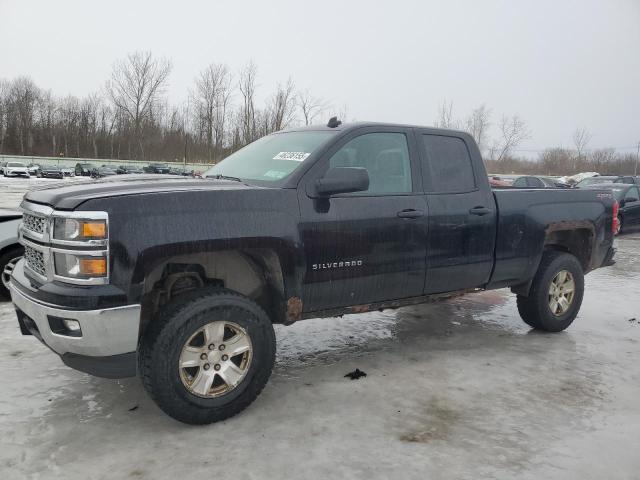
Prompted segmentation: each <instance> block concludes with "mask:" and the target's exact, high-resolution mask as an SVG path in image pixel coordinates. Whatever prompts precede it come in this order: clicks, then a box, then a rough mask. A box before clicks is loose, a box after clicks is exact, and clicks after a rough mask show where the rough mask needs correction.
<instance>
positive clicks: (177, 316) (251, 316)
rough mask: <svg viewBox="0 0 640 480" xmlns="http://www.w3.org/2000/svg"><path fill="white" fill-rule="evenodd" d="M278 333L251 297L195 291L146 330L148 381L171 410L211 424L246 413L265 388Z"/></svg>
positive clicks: (143, 348) (144, 371)
mask: <svg viewBox="0 0 640 480" xmlns="http://www.w3.org/2000/svg"><path fill="white" fill-rule="evenodd" d="M275 349H276V346H275V333H274V331H273V326H272V325H271V321H270V320H269V318H268V316H267V314H266V313H265V312H264V310H262V309H261V308H260V307H259V306H258V305H257V304H256V303H255V302H253V301H252V300H250V299H248V298H246V297H244V296H242V295H239V294H237V293H235V292H232V291H229V290H225V289H211V288H204V289H200V290H196V291H193V292H189V293H187V294H185V295H184V296H183V297H181V298H180V299H178V300H177V301H176V302H174V303H173V304H172V305H170V306H169V307H168V308H167V309H165V311H164V312H163V314H161V316H160V318H158V319H156V320H154V323H152V325H151V326H150V327H149V330H148V331H147V332H146V333H145V334H144V336H143V338H142V340H141V342H140V349H139V355H138V361H139V370H140V375H141V377H142V381H143V384H144V386H145V388H146V390H147V391H148V392H149V394H150V395H151V397H152V398H153V400H154V401H155V402H156V403H157V404H158V406H159V407H160V408H161V409H162V410H163V411H164V412H165V413H167V414H168V415H170V416H171V417H173V418H175V419H176V420H179V421H181V422H185V423H190V424H207V423H212V422H217V421H220V420H224V419H226V418H229V417H231V416H233V415H235V414H237V413H239V412H241V411H242V410H244V409H245V408H246V407H247V406H249V404H251V402H253V401H254V400H255V399H256V397H257V396H258V395H259V394H260V392H261V391H262V389H263V388H264V386H265V384H266V383H267V380H268V379H269V376H270V375H271V370H272V369H273V364H274V361H275Z"/></svg>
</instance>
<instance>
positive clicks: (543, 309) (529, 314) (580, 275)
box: [517, 251, 584, 332]
mask: <svg viewBox="0 0 640 480" xmlns="http://www.w3.org/2000/svg"><path fill="white" fill-rule="evenodd" d="M561 271H567V272H569V273H571V275H572V276H573V280H574V283H575V293H574V296H573V299H572V301H571V303H570V305H569V308H568V310H567V311H566V312H564V313H562V314H561V315H554V313H553V312H552V311H551V307H550V305H549V300H550V296H549V295H550V292H549V290H550V288H551V282H552V281H553V280H554V278H555V277H556V275H558V273H559V272H561ZM583 295H584V272H583V271H582V265H580V262H579V261H578V259H577V258H576V257H574V256H573V255H571V254H568V253H564V252H558V251H548V252H546V253H545V254H544V255H543V257H542V260H541V262H540V266H539V267H538V271H537V272H536V275H535V277H534V279H533V283H532V284H531V289H530V290H529V295H528V296H526V297H525V296H522V295H518V298H517V304H518V312H519V313H520V317H521V318H522V320H524V321H525V323H527V324H528V325H529V326H531V327H533V328H536V329H538V330H544V331H546V332H560V331H562V330H565V329H566V328H567V327H568V326H569V325H571V323H572V322H573V320H574V319H575V318H576V316H577V315H578V312H579V311H580V305H581V304H582V297H583Z"/></svg>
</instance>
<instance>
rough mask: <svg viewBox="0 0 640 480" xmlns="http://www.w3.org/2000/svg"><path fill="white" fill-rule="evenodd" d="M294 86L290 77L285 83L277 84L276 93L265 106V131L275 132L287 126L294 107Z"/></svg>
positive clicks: (290, 120) (292, 115) (291, 119)
mask: <svg viewBox="0 0 640 480" xmlns="http://www.w3.org/2000/svg"><path fill="white" fill-rule="evenodd" d="M295 102H296V98H295V86H294V84H293V81H292V80H291V79H289V80H287V83H286V84H285V85H280V84H278V87H277V89H276V93H275V94H274V95H273V97H272V98H271V100H270V102H269V105H268V106H267V111H266V112H265V113H266V117H267V119H266V120H267V129H268V131H267V133H271V132H277V131H278V130H282V129H283V128H285V127H288V126H289V125H290V124H291V123H292V122H293V119H294V115H295V107H296V103H295Z"/></svg>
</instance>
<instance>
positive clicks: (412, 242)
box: [9, 119, 617, 424]
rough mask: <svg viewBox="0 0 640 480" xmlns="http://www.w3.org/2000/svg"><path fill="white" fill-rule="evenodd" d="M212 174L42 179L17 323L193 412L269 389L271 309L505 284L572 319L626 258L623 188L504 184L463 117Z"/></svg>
mask: <svg viewBox="0 0 640 480" xmlns="http://www.w3.org/2000/svg"><path fill="white" fill-rule="evenodd" d="M205 176H206V178H204V179H192V178H184V177H171V176H164V175H163V176H145V175H141V176H135V175H132V176H127V177H128V178H122V177H116V178H111V179H108V180H100V181H93V182H90V183H83V184H74V185H66V186H55V187H52V188H44V189H41V190H35V191H32V192H29V193H28V194H27V195H26V196H25V198H24V201H23V203H22V209H23V212H24V217H23V222H22V224H21V226H20V232H19V234H20V241H21V243H22V245H23V246H24V249H25V255H24V258H23V260H21V261H19V262H18V263H17V264H16V265H15V267H14V268H13V271H12V275H11V281H10V284H9V286H10V290H11V296H12V300H13V303H14V304H15V308H16V312H17V315H18V322H19V326H20V329H21V331H22V333H24V334H25V335H34V336H36V337H37V338H38V339H39V340H41V341H42V342H43V343H44V344H45V345H47V346H48V347H49V348H51V349H52V350H53V351H54V352H56V353H57V354H58V355H60V357H61V358H62V361H63V362H64V363H65V364H67V365H68V366H70V367H73V368H75V369H78V370H81V371H84V372H88V373H91V374H93V375H98V376H102V377H110V378H118V377H125V376H134V375H136V374H137V375H139V376H140V378H141V380H142V382H143V384H144V386H145V388H146V389H147V391H148V392H149V394H150V395H151V397H152V398H153V399H154V400H155V401H156V402H157V404H158V405H159V406H160V408H162V410H164V411H165V412H166V413H167V414H169V415H171V416H172V417H174V418H176V419H178V420H180V421H183V422H187V423H192V424H202V423H210V422H214V421H218V420H221V419H225V418H228V417H230V416H232V415H234V414H236V413H238V412H240V411H241V410H243V409H244V408H245V407H247V406H248V405H249V404H250V403H251V402H252V401H253V400H254V399H255V398H256V397H257V396H258V394H259V393H260V391H261V390H262V388H263V387H264V385H265V384H266V382H267V380H268V378H269V376H270V374H271V370H272V368H273V365H274V358H275V345H276V343H275V335H274V330H273V324H274V323H281V324H292V323H294V322H296V321H299V320H302V319H305V318H312V317H332V316H337V315H342V314H347V313H361V312H366V311H369V310H373V309H382V308H395V307H400V306H403V305H410V304H416V303H422V302H428V301H433V300H437V299H442V298H447V297H450V296H452V295H458V294H462V293H468V292H473V291H477V290H484V289H497V288H506V287H508V288H511V290H512V291H513V292H514V293H515V294H516V295H517V305H518V311H519V314H520V316H521V317H522V319H523V320H524V321H525V322H526V323H527V324H529V325H530V326H531V327H533V328H536V329H540V330H545V331H550V332H557V331H560V330H563V329H565V328H567V327H568V326H569V325H570V324H571V322H572V321H573V320H574V319H575V317H576V315H577V313H578V310H579V308H580V304H581V302H582V297H583V292H584V275H585V274H586V273H588V272H589V271H591V270H593V269H595V268H599V267H603V266H606V265H609V264H611V263H612V262H613V260H612V259H613V255H614V249H613V238H614V237H613V230H614V229H615V225H614V222H615V219H616V218H617V215H616V214H615V208H616V203H615V202H614V200H613V198H612V195H611V192H609V191H597V190H573V189H558V190H549V189H546V190H522V189H514V190H509V189H505V190H500V191H495V192H494V191H492V190H491V188H490V187H489V183H488V179H487V175H486V172H485V169H484V165H483V162H482V159H481V156H480V152H479V151H478V148H477V146H476V144H475V142H474V141H473V139H472V138H471V137H470V136H469V135H468V134H466V133H462V132H456V131H450V130H440V129H431V128H423V127H416V126H405V125H391V124H375V123H364V124H351V125H341V124H340V122H339V121H337V120H335V119H332V120H331V121H330V122H329V123H328V124H327V125H326V126H321V127H309V128H301V129H293V130H287V131H283V132H279V133H276V134H273V135H269V136H267V137H264V138H262V139H260V140H258V141H256V142H254V143H252V144H250V145H248V146H247V147H245V148H243V149H242V150H239V151H238V152H236V153H234V154H233V155H231V156H229V157H227V158H226V159H225V160H223V161H222V162H220V163H219V164H217V165H215V166H214V167H213V168H212V169H211V170H209V171H208V172H207V173H206V175H205ZM514 313H515V312H514ZM363 321H366V319H363ZM327 328H331V323H330V322H329V321H328V323H327Z"/></svg>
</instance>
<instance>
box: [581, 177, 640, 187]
mask: <svg viewBox="0 0 640 480" xmlns="http://www.w3.org/2000/svg"><path fill="white" fill-rule="evenodd" d="M599 183H629V184H635V183H637V182H636V180H635V178H634V177H632V176H631V175H625V176H623V175H598V176H596V177H589V178H585V179H584V180H580V181H579V182H578V183H576V188H583V187H587V186H589V185H596V184H599Z"/></svg>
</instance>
